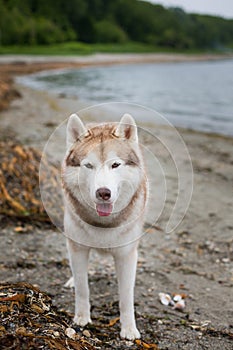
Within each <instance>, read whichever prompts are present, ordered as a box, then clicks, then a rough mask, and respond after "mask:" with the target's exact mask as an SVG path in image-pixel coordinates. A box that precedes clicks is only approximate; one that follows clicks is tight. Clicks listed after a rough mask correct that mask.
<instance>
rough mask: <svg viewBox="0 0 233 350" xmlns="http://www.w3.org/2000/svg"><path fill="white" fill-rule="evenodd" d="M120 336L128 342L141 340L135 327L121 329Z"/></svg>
mask: <svg viewBox="0 0 233 350" xmlns="http://www.w3.org/2000/svg"><path fill="white" fill-rule="evenodd" d="M120 336H121V338H124V339H128V340H134V339H139V338H141V335H140V333H139V331H138V330H137V328H136V327H135V326H128V327H122V328H121V333H120Z"/></svg>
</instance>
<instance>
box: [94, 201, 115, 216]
mask: <svg viewBox="0 0 233 350" xmlns="http://www.w3.org/2000/svg"><path fill="white" fill-rule="evenodd" d="M96 211H97V214H98V215H99V216H109V215H111V213H112V204H111V203H98V204H96Z"/></svg>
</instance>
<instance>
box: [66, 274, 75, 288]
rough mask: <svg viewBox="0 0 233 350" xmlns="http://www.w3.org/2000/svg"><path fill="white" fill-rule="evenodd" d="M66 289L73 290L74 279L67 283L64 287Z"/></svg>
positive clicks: (71, 278)
mask: <svg viewBox="0 0 233 350" xmlns="http://www.w3.org/2000/svg"><path fill="white" fill-rule="evenodd" d="M64 287H66V288H73V287H74V277H73V276H72V277H70V279H69V280H68V281H67V282H66V284H65V285H64Z"/></svg>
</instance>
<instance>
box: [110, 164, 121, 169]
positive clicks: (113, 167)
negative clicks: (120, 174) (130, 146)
mask: <svg viewBox="0 0 233 350" xmlns="http://www.w3.org/2000/svg"><path fill="white" fill-rule="evenodd" d="M120 165H121V163H118V162H114V163H113V164H112V169H115V168H118V167H119V166H120Z"/></svg>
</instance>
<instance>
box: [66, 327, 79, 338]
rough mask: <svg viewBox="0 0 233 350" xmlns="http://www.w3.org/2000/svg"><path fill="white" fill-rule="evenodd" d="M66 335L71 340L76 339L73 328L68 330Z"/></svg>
mask: <svg viewBox="0 0 233 350" xmlns="http://www.w3.org/2000/svg"><path fill="white" fill-rule="evenodd" d="M65 333H66V335H67V337H69V338H71V339H75V334H76V332H75V330H74V329H73V328H70V327H68V328H66V331H65Z"/></svg>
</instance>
